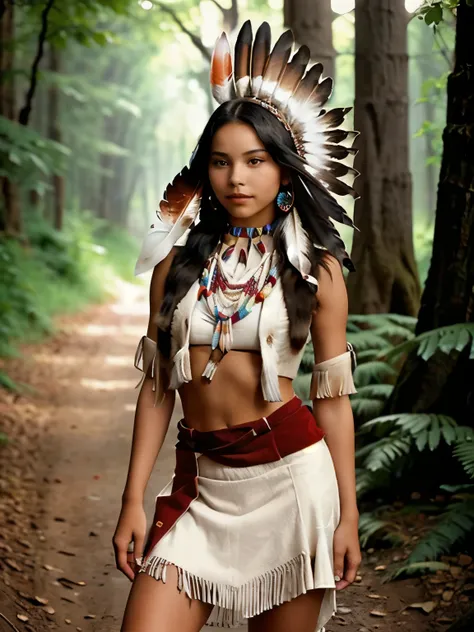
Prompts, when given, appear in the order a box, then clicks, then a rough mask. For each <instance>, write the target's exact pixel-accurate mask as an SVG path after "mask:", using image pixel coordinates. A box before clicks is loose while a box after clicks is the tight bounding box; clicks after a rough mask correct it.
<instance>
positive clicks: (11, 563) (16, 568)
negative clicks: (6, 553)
mask: <svg viewBox="0 0 474 632" xmlns="http://www.w3.org/2000/svg"><path fill="white" fill-rule="evenodd" d="M5 564H6V565H7V566H9V567H10V568H11V569H13V570H14V571H18V572H19V573H21V572H22V570H23V569H22V568H21V566H18V564H17V563H16V562H15V560H9V559H8V558H7V559H6V560H5Z"/></svg>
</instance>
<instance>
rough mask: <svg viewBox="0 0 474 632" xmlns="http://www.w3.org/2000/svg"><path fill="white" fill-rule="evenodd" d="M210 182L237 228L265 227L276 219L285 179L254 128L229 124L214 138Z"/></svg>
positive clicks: (230, 220) (231, 221) (237, 123)
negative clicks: (276, 201) (278, 201)
mask: <svg viewBox="0 0 474 632" xmlns="http://www.w3.org/2000/svg"><path fill="white" fill-rule="evenodd" d="M209 180H210V183H211V187H212V189H213V191H214V194H215V196H216V198H217V200H218V201H219V202H220V203H221V204H222V206H223V207H224V208H225V209H226V211H227V213H228V214H229V222H230V223H231V224H233V225H234V226H249V227H250V226H264V225H265V224H269V223H271V222H272V221H273V220H274V219H275V214H276V210H275V198H276V196H277V194H278V190H279V188H280V185H281V183H282V182H283V183H285V179H282V171H281V168H280V167H279V165H278V164H277V163H276V162H275V161H274V160H273V159H272V157H271V156H270V154H269V153H268V152H267V150H266V149H265V147H264V145H263V143H262V141H261V140H260V138H259V137H258V136H257V134H256V132H255V130H254V129H253V127H251V126H250V125H247V124H246V123H241V122H232V123H227V124H226V125H223V126H222V127H221V128H220V129H219V130H218V131H217V132H216V133H215V134H214V138H213V140H212V146H211V156H210V162H209Z"/></svg>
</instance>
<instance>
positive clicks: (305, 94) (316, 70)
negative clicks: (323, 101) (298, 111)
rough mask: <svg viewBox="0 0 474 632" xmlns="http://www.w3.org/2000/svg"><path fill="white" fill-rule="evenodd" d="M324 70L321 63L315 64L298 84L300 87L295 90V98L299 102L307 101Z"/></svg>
mask: <svg viewBox="0 0 474 632" xmlns="http://www.w3.org/2000/svg"><path fill="white" fill-rule="evenodd" d="M322 72H323V65H322V64H320V63H317V64H314V66H311V68H310V69H309V70H308V72H307V73H306V74H305V76H304V77H303V79H302V80H301V82H300V85H299V86H298V89H297V90H296V92H295V99H297V101H298V102H299V103H305V102H306V101H307V100H308V98H309V95H310V94H311V93H312V92H313V90H314V89H315V87H316V86H317V85H318V82H319V78H320V77H321V75H322Z"/></svg>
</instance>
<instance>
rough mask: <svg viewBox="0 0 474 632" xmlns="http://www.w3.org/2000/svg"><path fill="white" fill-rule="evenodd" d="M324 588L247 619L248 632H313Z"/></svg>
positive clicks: (311, 591)
mask: <svg viewBox="0 0 474 632" xmlns="http://www.w3.org/2000/svg"><path fill="white" fill-rule="evenodd" d="M324 590H325V589H324V588H319V589H317V590H309V591H308V592H307V593H306V594H304V595H300V596H299V597H295V599H292V600H291V601H285V603H283V604H281V606H275V607H274V608H272V609H271V610H267V611H266V612H262V614H259V615H257V616H256V617H252V618H251V619H249V622H248V623H249V632H288V630H291V632H315V630H316V625H317V623H318V617H319V611H320V610H321V602H322V600H323V597H324Z"/></svg>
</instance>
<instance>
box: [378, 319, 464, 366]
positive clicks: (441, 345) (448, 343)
mask: <svg viewBox="0 0 474 632" xmlns="http://www.w3.org/2000/svg"><path fill="white" fill-rule="evenodd" d="M468 345H470V356H469V357H470V359H474V323H458V324H456V325H447V326H445V327H439V328H437V329H432V330H430V331H427V332H425V333H422V334H420V335H419V336H416V337H415V338H412V339H411V340H408V341H407V342H404V343H401V344H399V345H397V346H396V347H393V348H392V349H389V348H387V349H386V350H384V351H383V352H382V353H381V355H383V357H384V358H385V360H387V361H393V360H395V359H396V358H398V357H400V356H401V355H402V354H406V353H409V352H410V351H412V350H413V349H416V350H417V354H418V355H419V356H421V357H422V358H423V360H429V359H430V358H431V356H433V355H434V353H435V352H436V351H438V350H439V351H441V352H442V353H446V354H450V353H451V352H452V351H457V352H461V351H462V350H463V349H464V348H465V347H466V346H468Z"/></svg>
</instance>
